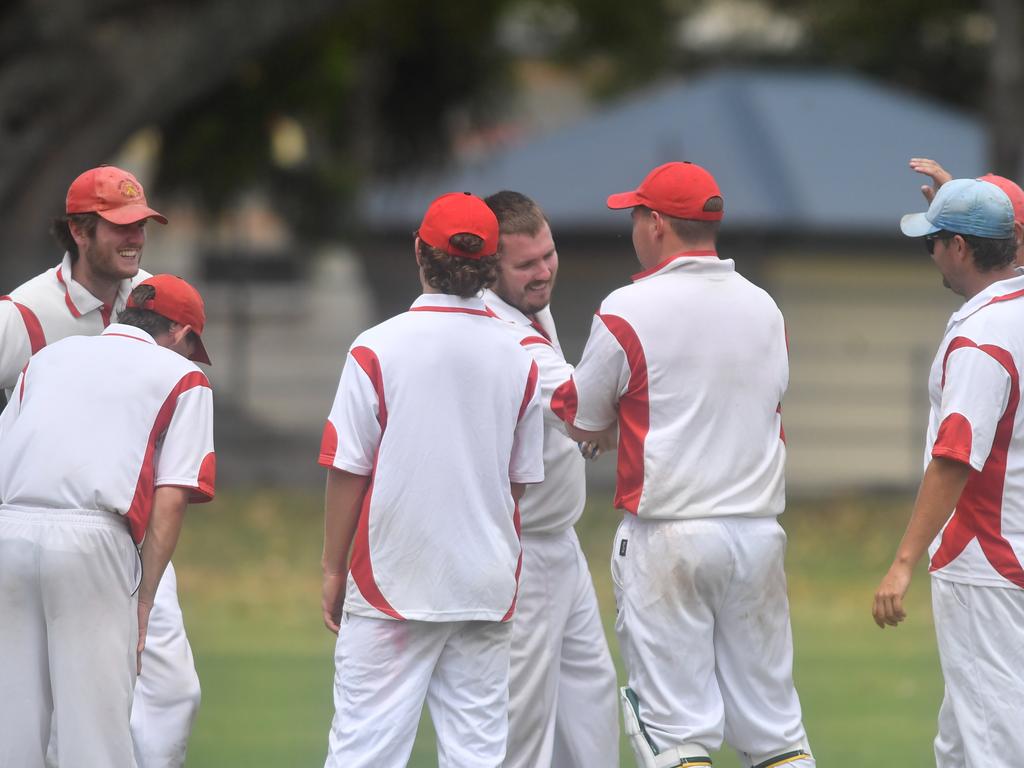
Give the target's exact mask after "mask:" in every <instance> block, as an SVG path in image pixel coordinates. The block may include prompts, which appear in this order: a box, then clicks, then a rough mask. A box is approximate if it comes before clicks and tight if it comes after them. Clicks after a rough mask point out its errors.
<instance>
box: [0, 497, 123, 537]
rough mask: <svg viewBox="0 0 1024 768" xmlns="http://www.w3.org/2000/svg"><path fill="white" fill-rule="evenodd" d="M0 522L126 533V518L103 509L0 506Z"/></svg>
mask: <svg viewBox="0 0 1024 768" xmlns="http://www.w3.org/2000/svg"><path fill="white" fill-rule="evenodd" d="M0 520H12V521H17V522H20V523H40V524H42V523H57V524H61V525H75V526H85V527H91V528H112V529H116V530H123V531H128V518H126V517H125V516H124V515H120V514H118V513H117V512H110V511H108V510H105V509H55V508H53V507H25V506H20V505H14V504H0Z"/></svg>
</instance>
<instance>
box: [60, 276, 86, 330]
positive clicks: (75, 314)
mask: <svg viewBox="0 0 1024 768" xmlns="http://www.w3.org/2000/svg"><path fill="white" fill-rule="evenodd" d="M63 269H64V267H63V266H59V267H57V282H59V283H60V287H61V288H63V289H64V303H65V304H67V305H68V310H69V311H70V312H71V316H72V317H75V318H78V317H81V316H82V313H81V312H79V311H78V307H76V306H75V302H73V301H72V300H71V292H70V291H69V290H68V284H67V283H66V282H64V275H63V274H62V271H63Z"/></svg>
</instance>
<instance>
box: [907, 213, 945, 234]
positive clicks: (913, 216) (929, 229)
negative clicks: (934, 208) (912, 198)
mask: <svg viewBox="0 0 1024 768" xmlns="http://www.w3.org/2000/svg"><path fill="white" fill-rule="evenodd" d="M900 231H901V232H902V233H903V234H904V235H906V236H907V237H924V236H925V235H932V234H935V233H936V232H941V231H942V227H936V226H935V225H934V224H932V223H931V222H930V221H928V219H927V218H925V215H924V214H923V213H908V214H907V215H906V216H904V217H903V218H902V219H900Z"/></svg>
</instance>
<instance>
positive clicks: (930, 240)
mask: <svg viewBox="0 0 1024 768" xmlns="http://www.w3.org/2000/svg"><path fill="white" fill-rule="evenodd" d="M954 237H956V234H955V233H953V232H947V231H945V230H944V229H940V230H939V231H938V232H933V233H932V234H930V235H925V236H924V238H923V239H924V247H925V250H926V251H928V255H929V256H931V255H932V254H934V253H935V241H936V240H946V241H949V240H952V239H953V238H954Z"/></svg>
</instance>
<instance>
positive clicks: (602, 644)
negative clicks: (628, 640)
mask: <svg viewBox="0 0 1024 768" xmlns="http://www.w3.org/2000/svg"><path fill="white" fill-rule="evenodd" d="M522 544H523V568H522V572H521V573H520V576H519V597H518V600H517V601H516V612H515V616H514V617H513V619H512V665H511V676H510V679H509V716H508V717H509V723H508V750H507V751H508V754H507V757H506V758H505V763H504V768H552V767H554V768H618V765H619V714H618V713H619V709H618V687H617V685H616V680H615V666H614V665H613V664H612V657H611V654H610V653H609V651H608V642H607V640H605V636H604V628H603V627H602V626H601V616H600V613H599V612H598V607H597V596H596V595H595V593H594V583H593V581H592V580H591V578H590V571H589V570H588V568H587V561H586V558H585V557H584V555H583V550H582V549H581V548H580V543H579V539H578V538H577V537H576V531H575V530H573V529H572V528H569V529H568V530H566V531H561V532H558V533H553V534H530V533H527V532H525V531H524V532H523V535H522Z"/></svg>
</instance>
